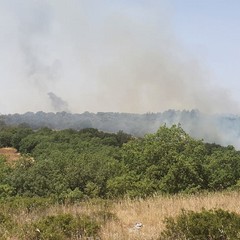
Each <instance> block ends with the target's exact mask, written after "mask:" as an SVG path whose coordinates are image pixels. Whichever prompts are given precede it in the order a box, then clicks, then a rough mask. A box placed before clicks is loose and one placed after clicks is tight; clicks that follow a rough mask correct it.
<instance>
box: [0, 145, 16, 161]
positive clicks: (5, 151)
mask: <svg viewBox="0 0 240 240" xmlns="http://www.w3.org/2000/svg"><path fill="white" fill-rule="evenodd" d="M0 155H3V156H4V157H6V160H7V162H15V161H17V160H19V158H20V157H21V154H20V153H18V152H17V149H16V148H10V147H8V148H0Z"/></svg>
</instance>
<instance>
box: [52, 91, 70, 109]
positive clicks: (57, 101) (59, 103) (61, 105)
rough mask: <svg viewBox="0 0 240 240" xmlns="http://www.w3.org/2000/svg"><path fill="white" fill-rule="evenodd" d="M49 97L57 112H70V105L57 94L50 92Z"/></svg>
mask: <svg viewBox="0 0 240 240" xmlns="http://www.w3.org/2000/svg"><path fill="white" fill-rule="evenodd" d="M48 96H49V98H50V100H51V105H52V107H53V110H54V111H55V112H63V111H64V112H69V109H68V103H67V102H66V101H64V100H62V99H61V98H60V97H58V96H57V95H56V94H54V93H52V92H49V93H48Z"/></svg>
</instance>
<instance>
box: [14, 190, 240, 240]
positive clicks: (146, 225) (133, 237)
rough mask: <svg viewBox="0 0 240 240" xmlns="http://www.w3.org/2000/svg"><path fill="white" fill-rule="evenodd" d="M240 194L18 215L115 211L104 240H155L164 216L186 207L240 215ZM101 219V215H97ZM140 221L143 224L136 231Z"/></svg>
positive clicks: (63, 208)
mask: <svg viewBox="0 0 240 240" xmlns="http://www.w3.org/2000/svg"><path fill="white" fill-rule="evenodd" d="M239 198H240V193H238V192H225V193H211V194H210V193H209V194H201V195H189V196H187V195H177V196H156V197H152V198H149V199H145V200H130V199H125V200H121V201H117V202H110V203H108V204H105V202H104V201H99V202H98V203H96V202H87V203H86V202H85V203H79V204H75V205H56V206H51V207H50V208H48V209H46V210H45V211H40V212H38V213H37V214H36V212H35V213H34V212H32V213H30V214H26V213H24V212H23V213H22V214H20V215H18V216H16V218H17V219H18V220H19V221H22V220H23V219H24V221H25V222H31V221H35V220H37V219H38V218H39V217H42V216H44V215H55V214H60V213H71V214H77V213H80V214H87V215H90V216H95V215H94V214H95V213H96V212H101V211H102V212H104V211H105V212H111V213H113V215H114V216H116V218H114V219H112V220H109V221H106V223H105V224H104V225H103V226H102V230H101V233H100V235H101V239H102V240H125V239H126V240H150V239H151V240H154V239H157V238H158V237H159V235H160V233H161V232H162V230H163V229H164V219H165V218H166V217H169V216H173V217H174V216H177V215H178V214H179V213H180V212H181V210H182V209H185V210H193V211H200V210H201V209H202V208H205V209H214V208H216V209H217V208H221V209H225V210H229V211H233V212H236V213H239V214H240V205H239ZM96 218H97V217H96ZM136 222H141V223H142V224H143V227H142V228H141V229H140V230H134V228H133V227H134V225H135V223H136Z"/></svg>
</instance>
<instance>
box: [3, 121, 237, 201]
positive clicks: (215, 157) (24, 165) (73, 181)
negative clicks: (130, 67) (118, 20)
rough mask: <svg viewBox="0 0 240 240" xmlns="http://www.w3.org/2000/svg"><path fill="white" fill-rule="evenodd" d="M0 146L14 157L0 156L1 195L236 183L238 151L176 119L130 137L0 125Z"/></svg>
mask: <svg viewBox="0 0 240 240" xmlns="http://www.w3.org/2000/svg"><path fill="white" fill-rule="evenodd" d="M0 146H1V147H14V148H16V149H17V150H18V151H19V152H20V153H21V158H20V160H19V161H16V162H15V163H14V164H12V165H10V164H8V162H7V161H6V159H4V157H1V159H0V164H1V168H0V197H1V196H2V197H4V198H5V197H7V196H9V197H11V196H25V197H34V196H39V197H51V198H54V199H55V200H57V201H61V202H65V201H72V202H74V201H78V200H83V199H87V198H96V197H100V198H121V197H124V196H129V197H146V196H151V195H153V194H156V193H167V194H176V193H181V192H184V193H194V192H199V191H205V190H208V191H217V190H224V189H230V188H235V189H236V188H239V180H240V153H239V152H238V151H236V150H235V149H234V147H232V146H228V147H222V146H219V145H216V144H208V143H204V142H203V141H201V140H195V139H193V138H191V137H190V136H189V135H188V134H187V133H186V132H184V130H183V129H182V128H181V127H180V126H176V125H173V126H172V127H170V128H168V127H166V126H165V125H164V126H162V127H160V128H159V130H158V131H157V132H156V133H154V134H148V135H145V136H144V137H143V138H134V137H132V136H131V135H129V134H126V133H124V132H122V131H119V132H118V133H116V134H115V133H104V132H101V131H98V130H97V129H92V128H89V129H83V130H79V131H77V130H72V129H67V130H61V131H54V130H51V129H49V128H42V129H39V130H37V131H33V130H32V129H30V128H28V127H27V126H25V125H20V126H18V127H12V126H11V127H10V126H6V125H2V127H1V131H0Z"/></svg>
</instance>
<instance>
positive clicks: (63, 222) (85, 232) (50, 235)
mask: <svg viewBox="0 0 240 240" xmlns="http://www.w3.org/2000/svg"><path fill="white" fill-rule="evenodd" d="M99 229H100V227H99V225H98V223H97V222H96V221H94V220H93V219H91V218H90V217H88V216H85V215H82V216H79V215H78V216H73V215H71V214H59V215H56V216H47V217H44V218H42V219H40V220H39V221H38V222H35V223H32V224H31V225H30V226H29V225H28V226H25V233H24V236H23V238H24V239H29V240H35V239H49V240H55V239H56V240H61V239H85V238H86V237H96V236H97V233H98V231H99Z"/></svg>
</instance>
